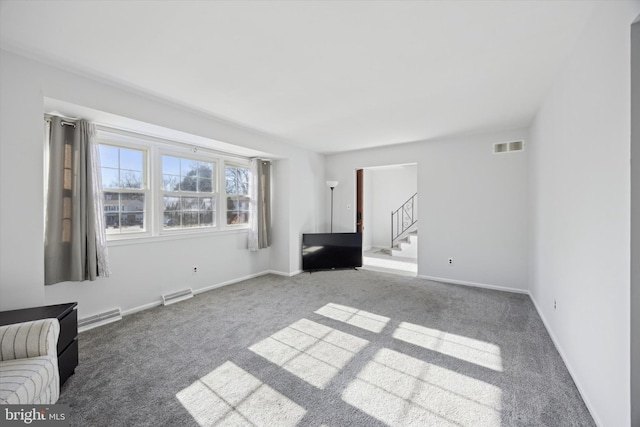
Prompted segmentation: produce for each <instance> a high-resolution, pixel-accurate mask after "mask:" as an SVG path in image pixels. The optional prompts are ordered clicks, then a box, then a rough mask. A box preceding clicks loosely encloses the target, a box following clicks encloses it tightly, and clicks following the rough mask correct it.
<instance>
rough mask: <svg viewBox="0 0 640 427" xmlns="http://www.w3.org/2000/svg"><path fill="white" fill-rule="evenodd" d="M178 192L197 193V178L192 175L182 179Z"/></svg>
mask: <svg viewBox="0 0 640 427" xmlns="http://www.w3.org/2000/svg"><path fill="white" fill-rule="evenodd" d="M180 191H193V192H195V191H198V178H197V177H196V176H195V174H194V175H191V176H185V177H182V181H181V182H180Z"/></svg>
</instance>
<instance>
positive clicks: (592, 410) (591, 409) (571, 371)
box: [527, 292, 604, 427]
mask: <svg viewBox="0 0 640 427" xmlns="http://www.w3.org/2000/svg"><path fill="white" fill-rule="evenodd" d="M527 294H528V295H529V298H531V301H532V302H533V306H534V307H535V308H536V311H537V312H538V316H540V319H542V323H543V324H544V327H545V329H546V330H547V333H548V334H549V336H550V337H551V341H553V345H555V346H556V350H558V353H560V357H561V358H562V361H563V362H564V365H565V366H566V367H567V370H568V371H569V375H571V378H572V379H573V382H574V384H575V385H576V388H577V389H578V393H580V397H582V400H583V401H584V404H585V405H586V407H587V410H588V411H589V413H590V414H591V417H593V421H594V422H595V423H596V425H597V426H598V427H601V426H603V425H604V424H602V422H601V421H600V419H599V418H598V415H597V413H596V411H595V408H594V406H593V404H592V403H591V401H590V400H589V398H588V397H587V394H586V393H585V392H584V387H582V385H581V383H580V381H579V380H578V377H577V376H576V374H575V370H574V369H573V368H572V367H571V364H570V363H569V361H568V360H567V358H566V357H565V352H564V350H563V349H562V346H561V345H560V342H559V341H558V339H557V338H556V336H555V334H554V333H553V330H552V329H551V328H550V327H549V322H547V319H546V318H545V317H544V315H543V314H542V311H541V310H540V307H539V306H538V303H537V302H536V300H535V298H533V295H531V293H530V292H527Z"/></svg>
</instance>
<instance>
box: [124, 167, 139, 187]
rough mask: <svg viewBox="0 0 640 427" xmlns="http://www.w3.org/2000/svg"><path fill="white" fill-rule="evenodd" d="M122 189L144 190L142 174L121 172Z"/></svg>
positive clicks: (129, 171)
mask: <svg viewBox="0 0 640 427" xmlns="http://www.w3.org/2000/svg"><path fill="white" fill-rule="evenodd" d="M120 188H140V189H142V188H144V185H143V177H142V172H136V171H131V170H120Z"/></svg>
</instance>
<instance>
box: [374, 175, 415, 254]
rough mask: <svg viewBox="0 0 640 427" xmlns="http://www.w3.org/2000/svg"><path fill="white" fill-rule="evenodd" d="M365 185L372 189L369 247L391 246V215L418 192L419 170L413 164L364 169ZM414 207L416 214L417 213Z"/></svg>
mask: <svg viewBox="0 0 640 427" xmlns="http://www.w3.org/2000/svg"><path fill="white" fill-rule="evenodd" d="M366 173H367V175H366V176H367V177H366V182H365V185H368V186H369V187H371V198H372V200H371V207H370V209H369V210H367V211H366V212H365V214H366V216H367V217H370V221H371V228H370V229H369V234H370V235H371V239H372V246H375V247H378V248H388V247H390V246H391V212H392V211H395V210H396V209H398V208H399V207H400V206H402V204H403V203H405V202H406V201H407V200H408V199H409V198H410V197H411V196H413V195H414V194H415V193H416V192H417V191H418V168H417V166H416V165H415V164H412V165H400V166H392V167H383V168H370V169H366ZM417 208H418V207H417V206H416V214H417Z"/></svg>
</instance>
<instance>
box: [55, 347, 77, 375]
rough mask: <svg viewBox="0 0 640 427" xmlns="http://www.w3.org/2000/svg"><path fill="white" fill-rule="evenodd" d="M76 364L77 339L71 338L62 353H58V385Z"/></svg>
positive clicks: (72, 370)
mask: <svg viewBox="0 0 640 427" xmlns="http://www.w3.org/2000/svg"><path fill="white" fill-rule="evenodd" d="M76 366H78V340H73V341H72V342H71V344H70V345H69V347H67V348H66V350H65V351H63V352H62V354H60V355H58V370H59V371H60V385H62V384H64V382H65V381H66V380H67V378H69V377H70V376H71V375H72V374H73V372H74V371H75V369H76Z"/></svg>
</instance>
